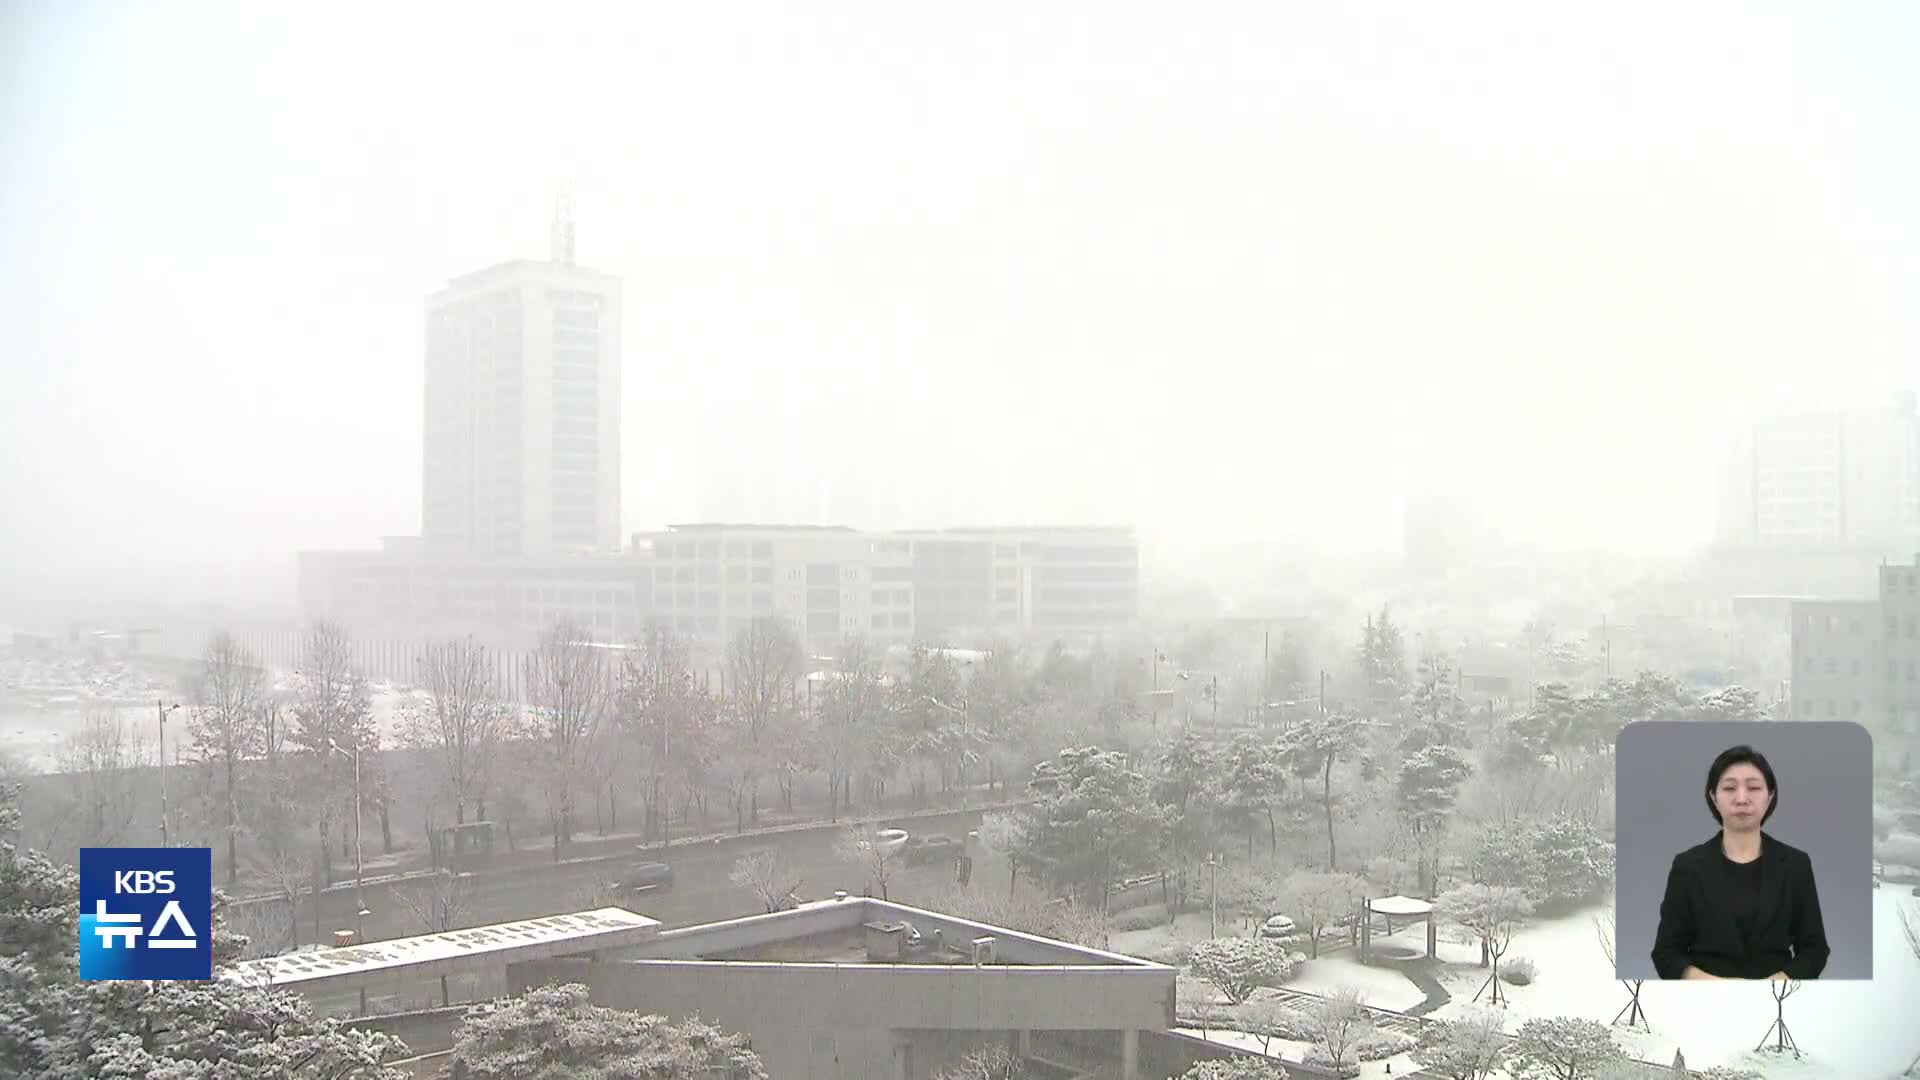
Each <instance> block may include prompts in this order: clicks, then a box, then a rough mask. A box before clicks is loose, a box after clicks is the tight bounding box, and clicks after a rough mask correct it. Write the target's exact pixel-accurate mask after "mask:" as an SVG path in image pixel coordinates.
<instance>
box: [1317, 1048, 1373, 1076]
mask: <svg viewBox="0 0 1920 1080" xmlns="http://www.w3.org/2000/svg"><path fill="white" fill-rule="evenodd" d="M1306 1062H1307V1064H1309V1065H1312V1066H1313V1067H1314V1068H1317V1069H1325V1070H1326V1071H1328V1072H1330V1073H1333V1074H1335V1075H1336V1076H1342V1077H1354V1076H1359V1075H1360V1059H1359V1058H1356V1057H1352V1056H1349V1057H1347V1058H1345V1059H1343V1060H1341V1061H1335V1060H1333V1059H1332V1058H1331V1057H1328V1056H1327V1052H1326V1050H1324V1049H1322V1048H1320V1047H1317V1046H1316V1047H1314V1048H1313V1049H1312V1050H1309V1051H1308V1052H1307V1056H1306Z"/></svg>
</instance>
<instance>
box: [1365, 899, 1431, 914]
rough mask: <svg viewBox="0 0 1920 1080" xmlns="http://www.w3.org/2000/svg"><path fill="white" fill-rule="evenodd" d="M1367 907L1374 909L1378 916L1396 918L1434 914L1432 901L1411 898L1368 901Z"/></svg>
mask: <svg viewBox="0 0 1920 1080" xmlns="http://www.w3.org/2000/svg"><path fill="white" fill-rule="evenodd" d="M1367 906H1368V907H1369V908H1371V909H1373V912H1374V914H1376V915H1392V916H1394V917H1395V918H1406V917H1408V916H1412V915H1431V914H1433V903H1432V902H1431V901H1427V900H1418V899H1415V898H1414V897H1411V896H1382V897H1380V898H1379V899H1377V900H1370V901H1368V902H1367Z"/></svg>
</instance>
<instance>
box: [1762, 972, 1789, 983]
mask: <svg viewBox="0 0 1920 1080" xmlns="http://www.w3.org/2000/svg"><path fill="white" fill-rule="evenodd" d="M1767 978H1768V979H1769V980H1772V981H1776V982H1791V981H1792V980H1791V979H1789V978H1788V977H1787V973H1786V972H1784V971H1776V972H1774V973H1773V974H1771V975H1769V976H1767Z"/></svg>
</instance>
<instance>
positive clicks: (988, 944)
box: [620, 896, 1162, 969]
mask: <svg viewBox="0 0 1920 1080" xmlns="http://www.w3.org/2000/svg"><path fill="white" fill-rule="evenodd" d="M620 953H621V955H622V956H623V957H624V958H630V959H677V960H703V961H709V962H715V961H718V962H729V963H756V964H764V963H775V964H834V965H874V964H912V965H934V966H940V965H946V966H956V967H958V966H987V965H992V966H997V967H1062V968H1082V967H1101V968H1111V967H1133V968H1148V969H1159V968H1161V967H1162V965H1159V964H1155V963H1152V962H1150V961H1146V960H1140V959H1138V958H1135V957H1131V956H1125V955H1122V954H1120V953H1112V952H1106V951H1104V950H1101V949H1093V948H1088V947H1087V946H1084V945H1075V944H1073V943H1071V942H1066V941H1060V940H1057V939H1054V938H1048V937H1041V936H1040V935H1038V934H1028V933H1023V932H1021V931H1018V930H1009V929H1007V928H1005V927H1001V926H994V925H992V924H990V923H983V922H978V921H975V920H972V919H963V918H960V917H958V916H955V915H947V914H943V913H941V912H937V911H929V910H927V909H924V908H916V907H911V906H909V905H906V904H897V903H892V902H889V901H886V900H876V899H873V898H872V897H859V896H846V897H835V898H833V899H827V900H816V901H813V902H811V903H807V904H801V905H800V906H798V907H796V908H793V909H791V910H788V911H777V912H773V913H770V914H765V915H748V916H745V917H742V918H738V919H727V920H724V921H721V922H713V923H702V924H700V925H698V926H688V927H683V928H680V929H677V930H666V931H662V932H661V933H659V934H658V935H656V936H654V937H653V938H651V939H649V940H647V941H645V942H642V943H641V944H639V945H637V946H635V947H633V948H630V949H623V950H620Z"/></svg>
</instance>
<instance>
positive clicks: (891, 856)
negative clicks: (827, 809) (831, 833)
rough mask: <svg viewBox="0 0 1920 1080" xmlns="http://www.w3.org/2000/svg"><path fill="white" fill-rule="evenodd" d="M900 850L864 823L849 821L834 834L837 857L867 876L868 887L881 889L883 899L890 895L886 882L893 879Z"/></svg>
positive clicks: (834, 853) (835, 855) (835, 854)
mask: <svg viewBox="0 0 1920 1080" xmlns="http://www.w3.org/2000/svg"><path fill="white" fill-rule="evenodd" d="M898 854H899V851H898V850H897V849H896V848H895V847H894V846H892V845H889V844H887V843H886V842H884V841H882V840H881V839H880V838H879V837H878V836H877V835H875V833H874V832H873V830H872V829H870V828H868V827H866V826H863V825H849V826H847V827H846V828H844V829H842V830H841V831H840V833H839V835H838V836H836V837H835V838H834V842H833V855H834V858H836V859H838V860H840V861H841V862H843V863H846V864H847V865H848V866H851V867H853V868H854V869H855V870H857V871H858V872H859V873H860V874H862V875H863V876H864V877H865V878H866V888H867V889H869V890H878V891H879V895H880V899H882V900H885V899H886V898H887V882H889V881H891V880H892V879H893V875H894V872H895V869H896V866H897V864H898V863H899V861H900V860H899V859H898V858H897V857H896V856H898Z"/></svg>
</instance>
